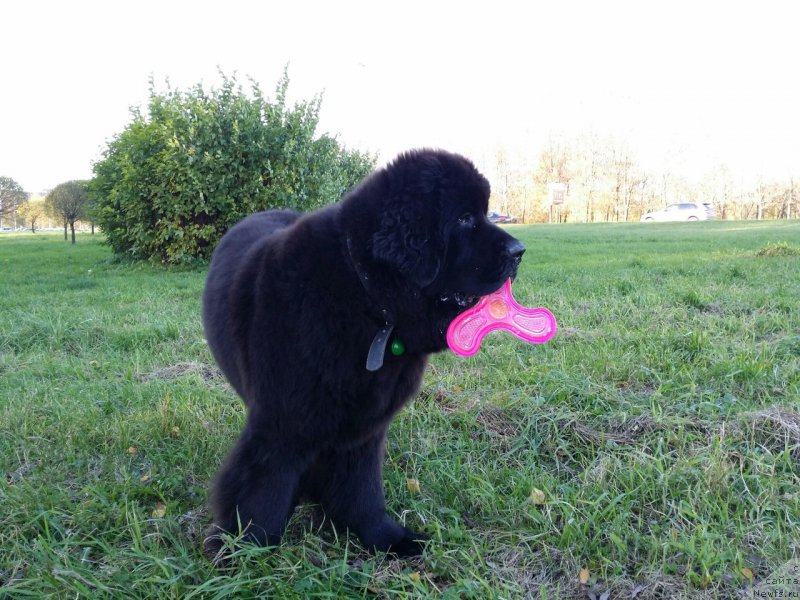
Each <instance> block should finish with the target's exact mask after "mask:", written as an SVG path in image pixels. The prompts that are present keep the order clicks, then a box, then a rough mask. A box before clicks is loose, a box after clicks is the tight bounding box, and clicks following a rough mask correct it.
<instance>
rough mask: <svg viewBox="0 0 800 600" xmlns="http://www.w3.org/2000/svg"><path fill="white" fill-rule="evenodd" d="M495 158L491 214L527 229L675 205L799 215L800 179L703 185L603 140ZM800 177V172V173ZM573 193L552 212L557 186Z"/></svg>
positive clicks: (591, 137)
mask: <svg viewBox="0 0 800 600" xmlns="http://www.w3.org/2000/svg"><path fill="white" fill-rule="evenodd" d="M525 162H526V161H525V160H515V159H512V158H510V157H509V156H508V154H507V153H506V152H505V151H503V150H499V151H498V152H497V153H496V155H495V157H494V163H495V165H494V167H495V175H494V177H493V181H492V188H493V195H492V206H493V207H494V208H495V209H496V210H498V211H500V212H503V213H506V214H511V215H513V216H515V217H516V218H517V219H518V220H519V221H520V222H526V223H537V222H547V221H549V220H550V219H554V218H557V219H558V220H559V221H560V222H574V223H593V222H626V221H638V220H639V218H640V217H641V216H642V215H643V214H644V213H646V212H648V211H650V210H655V209H660V208H663V207H664V206H665V205H667V204H672V203H676V202H708V203H711V204H712V205H713V206H714V208H715V210H716V213H717V218H721V219H789V218H797V217H798V216H799V215H798V213H800V177H797V178H789V179H787V180H783V181H762V182H759V183H757V184H754V185H749V186H748V185H746V184H743V183H742V182H741V177H739V176H738V175H737V173H735V172H733V171H731V170H730V169H729V168H727V167H725V166H720V167H718V168H717V169H715V170H714V171H713V172H711V173H709V174H708V175H707V176H706V177H705V178H704V179H702V180H701V181H699V182H698V181H690V180H689V179H687V178H685V177H682V176H680V175H677V174H675V173H670V172H660V173H656V172H651V171H647V170H645V169H644V168H642V167H641V166H640V165H639V163H638V161H637V159H636V157H635V156H634V154H633V152H632V151H631V150H630V149H629V148H628V147H627V145H626V144H624V143H621V142H620V141H618V140H615V139H612V138H604V137H601V136H599V135H596V134H583V135H579V136H576V137H574V138H569V139H551V140H550V141H549V143H548V144H547V145H546V146H545V148H544V149H543V150H542V152H541V154H540V155H539V157H538V159H536V160H535V162H532V163H531V162H528V164H525ZM798 170H800V165H798ZM553 183H562V184H565V185H566V195H565V198H564V204H563V205H560V206H558V209H557V210H552V209H551V202H550V184H553Z"/></svg>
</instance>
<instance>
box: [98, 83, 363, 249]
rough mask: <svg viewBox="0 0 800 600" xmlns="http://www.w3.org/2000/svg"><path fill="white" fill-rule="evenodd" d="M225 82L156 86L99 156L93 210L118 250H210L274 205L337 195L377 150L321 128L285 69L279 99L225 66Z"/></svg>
mask: <svg viewBox="0 0 800 600" xmlns="http://www.w3.org/2000/svg"><path fill="white" fill-rule="evenodd" d="M222 78H223V83H222V85H221V87H220V88H219V89H212V90H211V91H210V92H206V91H205V90H204V89H203V87H202V85H199V84H198V85H197V86H195V87H194V88H192V89H191V90H190V91H189V92H181V91H179V90H173V89H171V88H168V89H167V91H166V92H165V93H156V92H155V91H154V89H153V85H152V82H151V90H150V101H149V104H148V112H147V115H143V114H142V113H141V111H139V110H136V109H134V110H133V111H132V114H133V120H132V122H131V123H130V124H129V125H128V126H127V127H126V129H125V130H124V131H123V132H122V133H120V134H119V135H117V136H116V137H115V138H113V139H112V140H111V141H110V142H109V144H108V146H107V148H106V149H105V151H104V153H103V156H102V158H101V159H100V160H99V161H98V162H97V163H95V165H94V179H93V180H92V183H91V192H92V196H93V206H94V208H93V217H94V218H95V220H96V222H97V223H98V224H99V225H100V226H101V227H102V229H103V231H104V232H105V234H106V239H107V240H108V243H109V244H110V245H111V247H112V248H113V250H114V252H115V253H118V254H126V255H129V256H132V257H134V258H147V259H156V260H160V261H162V262H167V263H186V262H191V261H194V260H196V259H207V258H208V257H209V256H210V254H211V251H212V250H213V248H214V246H215V245H216V243H217V242H218V241H219V238H220V237H221V236H222V234H223V233H224V232H225V231H227V230H228V228H230V227H231V226H232V225H233V224H234V223H236V222H237V221H239V220H241V219H242V218H243V217H245V216H247V215H249V214H251V213H253V212H256V211H259V210H265V209H269V208H279V207H280V208H293V209H296V210H310V209H314V208H317V207H319V206H322V205H324V204H327V203H330V202H333V201H336V200H337V199H339V198H340V197H341V196H342V195H343V194H344V193H345V191H346V190H347V189H348V188H350V187H351V186H353V185H354V184H355V183H356V182H357V181H359V180H360V179H361V178H363V177H364V176H365V175H367V174H368V173H369V172H370V171H371V170H372V169H373V168H374V164H375V159H374V157H372V156H370V155H368V154H363V153H359V152H354V151H349V150H346V149H345V148H343V147H341V146H340V145H339V143H338V142H337V140H336V139H335V138H333V137H331V136H329V135H327V134H325V135H321V136H316V128H317V124H318V115H319V109H320V102H321V101H320V98H319V97H316V98H314V99H313V100H311V101H303V102H299V103H296V104H295V105H294V106H293V107H289V106H288V105H287V101H286V92H287V89H288V86H289V79H288V76H287V75H286V73H284V75H283V77H282V79H281V80H280V81H279V83H278V85H277V89H276V97H275V100H274V101H269V100H267V99H266V98H264V96H263V94H262V93H261V90H260V89H259V87H258V85H257V84H256V83H255V82H252V81H251V87H250V93H249V94H246V93H245V92H244V91H243V90H242V88H241V86H240V85H239V84H238V83H237V82H236V78H235V77H226V76H225V75H224V74H222Z"/></svg>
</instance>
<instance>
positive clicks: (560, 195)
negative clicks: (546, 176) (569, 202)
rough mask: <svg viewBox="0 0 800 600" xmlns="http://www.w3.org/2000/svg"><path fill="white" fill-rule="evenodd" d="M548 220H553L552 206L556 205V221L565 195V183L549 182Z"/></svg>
mask: <svg viewBox="0 0 800 600" xmlns="http://www.w3.org/2000/svg"><path fill="white" fill-rule="evenodd" d="M549 188H550V222H551V223H552V222H553V207H554V206H555V207H556V223H558V220H559V217H560V214H561V205H562V204H564V199H565V197H566V195H567V185H566V184H565V183H551V184H550V186H549Z"/></svg>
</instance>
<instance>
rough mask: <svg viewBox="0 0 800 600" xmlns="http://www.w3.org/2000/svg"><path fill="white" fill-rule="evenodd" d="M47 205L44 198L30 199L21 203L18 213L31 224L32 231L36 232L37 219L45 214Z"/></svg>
mask: <svg viewBox="0 0 800 600" xmlns="http://www.w3.org/2000/svg"><path fill="white" fill-rule="evenodd" d="M46 212H47V207H46V205H45V201H44V200H41V199H40V200H28V201H27V202H23V203H22V204H20V206H19V208H18V209H17V214H18V215H19V216H20V217H22V218H23V219H25V221H26V222H27V223H28V224H29V225H30V227H31V232H32V233H36V221H38V220H39V219H40V218H41V217H43V216H44V215H45V213H46Z"/></svg>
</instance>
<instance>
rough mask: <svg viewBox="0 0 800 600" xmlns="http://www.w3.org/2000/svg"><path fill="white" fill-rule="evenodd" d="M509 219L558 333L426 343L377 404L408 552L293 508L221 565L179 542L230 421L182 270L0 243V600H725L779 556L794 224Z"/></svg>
mask: <svg viewBox="0 0 800 600" xmlns="http://www.w3.org/2000/svg"><path fill="white" fill-rule="evenodd" d="M513 231H514V233H515V234H516V235H518V236H519V237H520V238H521V239H522V240H523V241H524V242H525V243H526V245H527V247H528V252H527V254H526V256H525V260H524V261H523V268H522V270H521V273H520V276H519V278H518V280H517V282H516V283H515V295H516V297H517V298H518V299H519V300H520V301H521V302H522V303H523V304H526V305H542V306H546V307H548V308H550V309H551V310H552V312H553V313H554V314H555V315H556V317H557V318H558V321H559V328H560V329H559V333H558V334H557V335H556V337H554V338H553V340H551V342H549V343H548V344H546V345H544V346H527V345H524V344H523V343H522V342H519V341H518V340H516V339H515V338H513V337H511V336H509V335H507V334H503V333H495V334H492V335H491V336H489V337H488V338H487V339H486V340H484V343H483V349H482V350H481V352H480V353H479V354H478V355H476V356H475V357H473V358H470V359H462V358H459V357H457V356H455V355H453V354H451V353H446V354H442V355H439V356H437V357H435V358H434V359H433V361H432V365H431V368H430V369H429V371H428V374H427V376H426V379H425V383H424V387H423V391H422V393H421V395H420V397H419V398H418V399H417V400H416V402H414V403H413V404H411V405H410V406H409V407H408V408H407V409H406V410H405V411H404V412H403V413H402V414H401V415H400V416H399V418H398V419H397V420H396V421H395V423H394V424H393V426H392V429H391V432H390V439H389V452H388V457H387V462H386V468H385V477H386V494H387V500H388V506H389V509H390V510H391V511H392V512H393V513H395V515H396V516H397V517H398V518H399V519H403V520H405V521H407V522H408V523H410V524H411V525H412V526H414V527H419V528H422V529H424V530H425V531H427V532H428V533H429V534H430V535H431V536H432V542H431V544H430V545H429V547H428V550H427V552H426V554H425V556H424V558H423V559H421V560H418V561H406V562H402V561H392V560H387V559H386V558H385V557H383V556H374V555H370V554H367V553H365V552H363V551H362V550H361V549H360V548H359V547H358V545H357V543H355V542H354V541H352V540H350V541H348V540H347V538H346V535H345V533H344V532H338V533H337V532H335V531H333V530H332V529H331V528H330V527H328V526H326V525H325V524H322V525H319V524H318V523H315V522H314V520H313V519H312V518H311V516H310V515H311V512H312V511H310V510H308V509H305V510H301V511H299V512H298V513H297V515H296V516H295V518H294V519H293V521H292V523H291V525H290V529H289V532H288V534H287V536H286V541H285V542H284V544H283V545H282V546H281V547H280V548H278V549H260V548H254V547H250V546H244V547H242V548H241V549H240V550H239V551H238V552H237V554H236V555H235V557H234V559H233V566H234V569H233V570H231V571H219V570H215V568H214V567H213V566H212V565H211V564H209V563H208V562H207V561H206V560H205V559H204V558H203V556H202V554H201V552H200V545H201V542H202V538H203V531H204V529H205V527H206V526H207V523H208V519H209V514H208V509H207V506H206V500H207V498H206V495H207V485H208V481H209V480H210V479H211V477H212V476H213V474H214V472H215V470H216V468H217V466H218V465H219V463H220V461H221V459H222V458H223V456H224V454H225V452H226V451H227V449H228V447H229V446H230V445H231V443H232V442H233V440H234V438H235V436H236V435H237V434H238V432H239V429H240V426H241V424H242V419H243V415H244V411H243V408H242V406H241V403H240V402H239V400H238V399H237V398H236V397H235V396H234V395H233V394H232V393H231V391H230V390H229V388H228V387H227V386H226V385H225V383H224V381H222V380H220V379H219V377H218V375H217V372H216V370H215V369H213V363H212V360H211V357H210V355H209V352H208V349H207V347H206V345H205V343H204V341H203V333H202V328H201V325H200V320H199V316H198V314H199V297H200V292H201V289H202V285H203V279H204V274H205V273H204V271H201V270H165V269H163V268H161V267H157V266H151V265H147V264H138V263H137V264H130V263H125V262H117V261H115V260H113V258H112V257H111V255H110V253H109V251H108V249H107V248H106V247H104V246H103V245H102V244H101V240H100V239H99V238H98V237H90V236H88V235H84V236H79V238H78V243H77V245H75V246H71V245H69V244H65V243H64V242H63V240H60V239H59V236H58V235H57V234H54V235H48V234H43V233H37V234H35V235H31V234H24V235H23V234H20V235H3V236H2V237H0V473H2V474H3V475H4V476H3V478H2V481H0V597H3V596H4V595H6V596H10V597H14V598H75V597H92V598H94V597H125V598H145V597H147V598H153V597H159V598H160V597H169V598H192V597H199V598H223V597H229V596H230V597H242V598H251V597H257V596H265V597H273V598H322V597H325V598H351V597H352V598H363V597H367V598H395V597H409V598H428V597H441V598H481V599H483V598H523V597H546V598H559V597H577V596H581V597H590V596H591V594H595V595H596V596H598V597H599V596H600V594H601V593H602V592H604V591H609V590H610V591H611V592H612V594H613V597H626V598H629V597H632V596H633V595H635V597H636V598H640V599H641V598H663V597H675V596H685V597H709V598H711V597H731V596H734V595H736V594H741V593H744V592H742V590H745V589H746V588H747V586H748V585H749V580H748V576H749V574H750V573H752V574H753V576H754V578H755V581H756V582H758V581H759V580H761V579H763V578H764V577H766V576H767V575H768V574H769V573H770V572H772V571H773V570H774V569H775V568H777V567H779V566H780V565H781V564H783V563H785V562H786V561H787V560H789V559H791V558H797V557H798V556H800V533H798V532H799V531H800V491H798V490H800V486H799V485H798V484H800V315H798V307H800V300H799V299H800V260H798V258H797V256H796V252H795V251H794V250H796V249H797V248H798V245H799V244H798V240H800V222H798V221H790V222H759V223H738V222H737V223H730V222H715V223H695V224H686V225H683V224H657V225H639V224H631V225H575V226H529V227H528V226H517V227H514V228H513ZM407 479H417V480H418V481H419V483H420V490H419V492H416V491H413V492H412V491H410V488H409V486H408V485H407ZM542 499H543V500H544V501H543V502H542ZM583 568H585V569H588V573H589V577H590V579H589V582H588V584H587V585H586V586H584V587H581V586H580V584H579V583H578V577H579V572H580V570H581V569H583Z"/></svg>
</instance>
